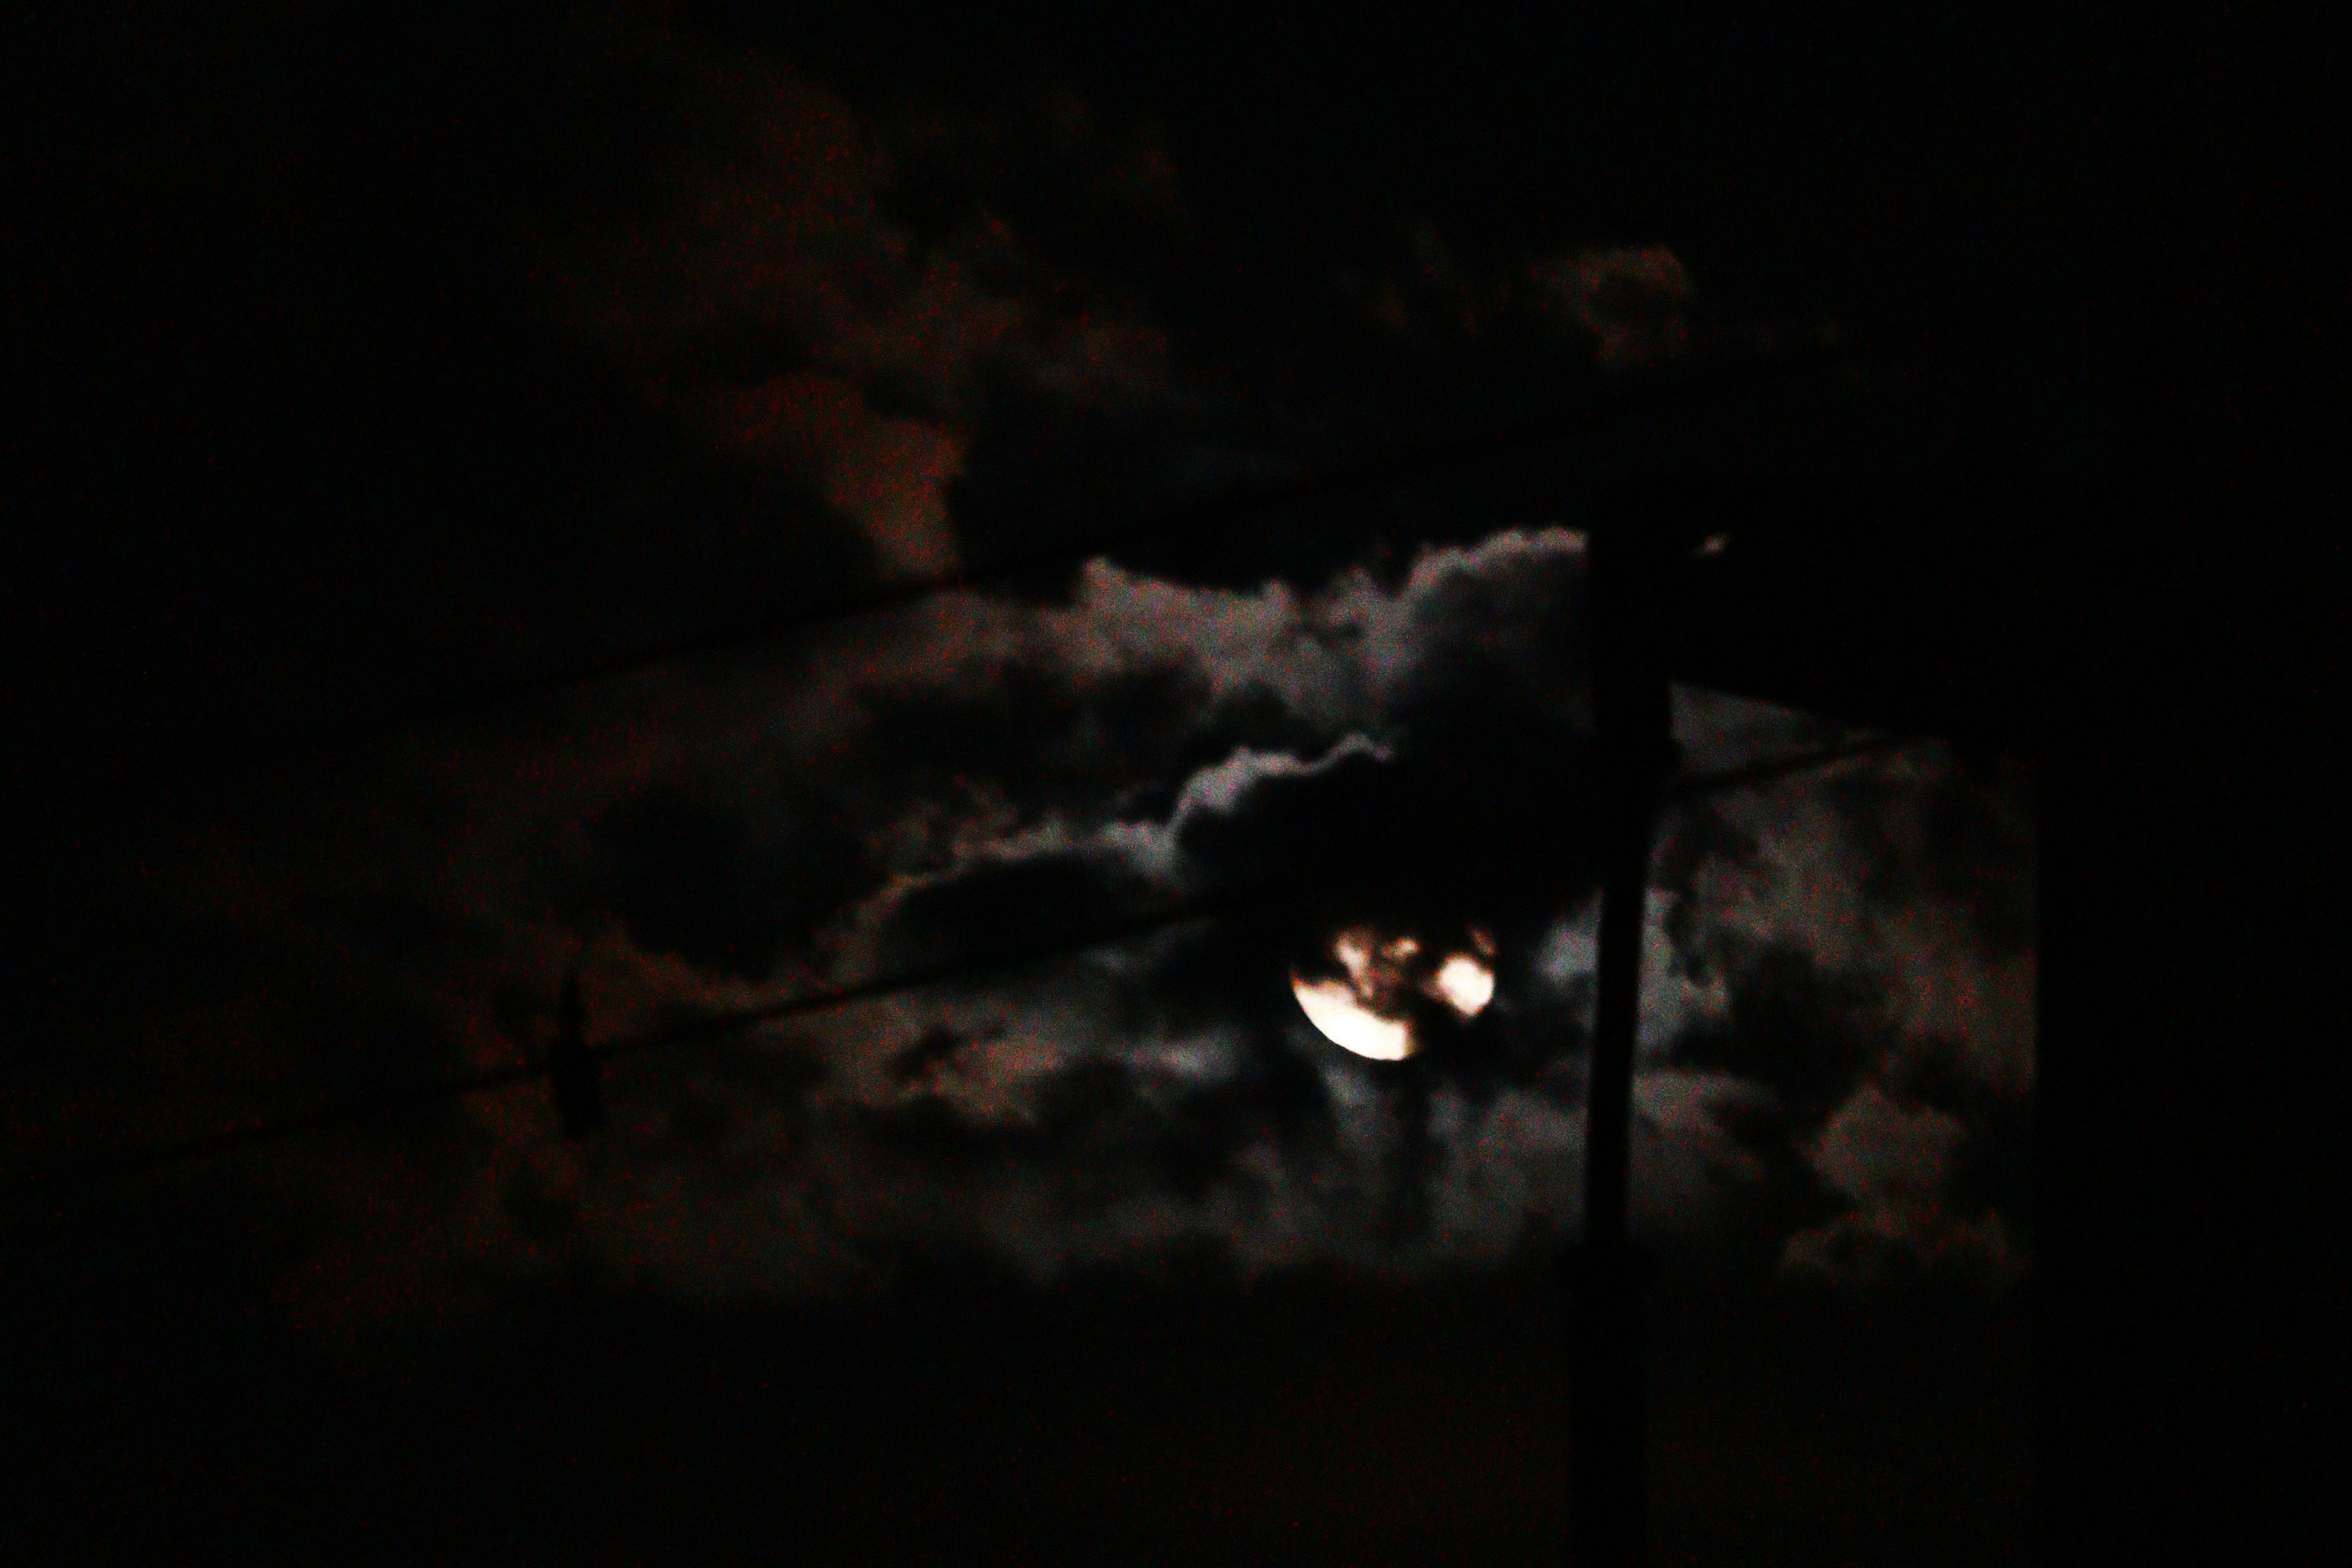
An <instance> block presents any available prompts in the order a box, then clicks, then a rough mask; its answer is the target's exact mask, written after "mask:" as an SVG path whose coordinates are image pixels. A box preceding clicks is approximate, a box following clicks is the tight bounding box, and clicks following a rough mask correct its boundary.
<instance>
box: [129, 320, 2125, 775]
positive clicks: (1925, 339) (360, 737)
mask: <svg viewBox="0 0 2352 1568" xmlns="http://www.w3.org/2000/svg"><path fill="white" fill-rule="evenodd" d="M2097 297H2098V296H2097V294H2096V292H2095V290H2094V289H2092V288H2091V287H2090V285H2089V283H2088V281H2087V280H2086V279H2062V280H2060V281H2059V282H2057V283H2054V284H2051V285H2047V286H2045V287H2043V288H2041V289H2035V290H2032V291H2031V292H2029V293H2025V294H2022V295H2020V296H2017V297H2014V298H2011V299H2010V300H2005V301H2000V302H1996V303H1991V304H1981V303H1972V304H1970V305H1967V306H1962V307H1958V308H1954V309H1949V310H1941V311H1936V312H1930V313H1927V314H1926V315H1922V316H1918V317H1915V318H1911V319H1907V320H1901V321H1891V322H1887V323H1885V324H1884V325H1882V326H1881V327H1880V328H1879V329H1878V330H1877V331H1874V332H1869V333H1866V334H1864V335H1862V336H1861V337H1859V338H1858V339H1851V340H1850V339H1847V338H1844V337H1822V338H1816V340H1815V341H1813V342H1810V343H1808V344H1807V345H1806V346H1805V347H1803V348H1801V349H1800V350H1797V351H1793V352H1784V353H1768V354H1759V355H1755V356H1753V357H1750V358H1747V359H1743V360H1739V361H1737V362H1735V363H1730V364H1729V365H1716V366H1710V367H1708V368H1707V369H1706V370H1705V371H1703V372H1697V371H1695V372H1691V373H1687V374H1682V375H1679V376H1672V377H1666V378H1661V379H1659V380H1655V381H1652V382H1645V383H1639V384H1631V385H1613V386H1608V387H1604V388H1602V389H1601V390H1599V391H1597V392H1594V393H1592V394H1591V395H1588V397H1587V398H1586V399H1585V400H1584V401H1583V402H1582V403H1581V404H1580V405H1579V406H1577V407H1575V408H1573V409H1570V410H1569V411H1566V412H1564V413H1559V414H1554V415H1550V416H1545V417H1543V418H1540V419H1537V420H1531V421H1528V422H1527V423H1524V424H1522V425H1519V426H1513V427H1510V428H1507V429H1503V430H1497V431H1494V432H1490V433H1488V434H1486V435H1485V436H1481V437H1472V438H1468V439H1462V440H1454V441H1449V442H1445V443H1442V444H1438V445H1435V446H1423V447H1417V448H1414V449H1411V450H1408V451H1406V452H1403V453H1402V454H1399V455H1397V456H1394V457H1391V458H1381V459H1378V460H1375V461H1372V462H1370V463H1366V464H1362V465H1360V466H1357V467H1354V468H1347V469H1344V470H1340V471H1338V472H1333V473H1328V474H1324V475H1319V476H1310V477H1308V478H1307V479H1297V480H1291V481H1287V482H1284V483H1278V484H1272V485H1265V486H1260V487H1256V488H1252V489H1239V490H1235V491H1232V492H1229V493H1227V494H1225V495H1223V496H1218V497H1214V498H1212V499H1210V500H1203V501H1197V502H1192V503H1188V504H1186V505H1183V506H1181V507H1178V508H1175V509H1173V510H1169V511H1165V512H1162V513H1161V514H1160V516H1158V517H1157V518H1151V519H1145V520H1142V521H1135V520H1127V521H1122V522H1120V523H1118V524H1117V525H1115V526H1114V525H1106V526H1104V527H1100V528H1097V529H1089V530H1086V531H1082V532H1080V533H1078V534H1076V535H1075V536H1072V537H1067V538H1063V539H1059V540H1055V541H1053V542H1049V543H1045V544H1041V545H1038V546H1035V547H1033V548H1030V549H1026V550H1021V551H1014V552H1005V553H1003V554H1000V555H997V556H994V557H992V558H989V559H985V560H982V561H980V562H976V563H971V564H968V565H965V566H961V567H959V568H957V569H955V570H953V571H950V572H945V573H939V574H930V575H927V576H922V577H912V578H905V579H899V580H897V581H893V582H887V583H881V584H869V585H866V586H865V587H862V588H860V589H857V590H855V591H852V592H850V593H847V594H842V595H834V596H832V597H829V598H828V599H826V600H825V601H824V602H823V603H821V604H818V605H813V606H812V605H801V606H799V607H797V608H794V609H791V610H786V611H781V612H779V613H777V614H774V615H769V616H757V617H754V618H752V619H751V620H748V621H743V622H739V623H737V624H735V625H732V626H726V627H723V628H720V629H719V630H716V631H705V632H699V633H697V634H695V635H693V636H690V637H679V638H675V639H671V640H669V641H666V642H662V643H657V644H655V645H653V646H651V647H644V648H639V649H635V650H633V651H631V652H629V653H626V654H620V655H614V656H609V657H604V658H593V659H587V660H583V661H580V662H578V663H575V664H572V665H569V666H566V667H563V668H559V669H555V670H552V671H549V672H546V673H543V674H541V675H538V676H533V677H530V678H528V679H521V680H515V681H508V682H501V683H499V684H497V685H495V686H489V687H485V688H480V689H474V690H471V691H464V692H457V693H444V694H441V695H439V696H436V697H434V698H431V699H427V700H422V701H419V702H415V703H411V704H404V705H400V706H398V707H396V708H393V709H386V710H378V711H376V712H373V713H371V714H368V715H366V716H364V717H362V718H359V719H356V720H352V721H349V722H345V723H340V724H335V725H331V726H329V727H327V728H324V729H321V730H318V731H312V732H310V733H308V734H305V735H300V736H297V737H292V738H288V739H283V740H278V741H275V742H268V743H266V744H263V745H261V746H258V747H225V748H222V749H220V750H218V751H215V752H210V753H208V754H207V753H204V752H198V753H195V754H194V755H190V754H186V753H183V754H179V755H175V756H174V757H173V759H172V760H171V761H170V762H169V763H156V764H153V765H151V766H134V767H132V768H131V769H128V770H127V771H126V772H125V773H121V774H118V775H116V777H115V779H114V781H113V782H114V784H116V785H117V786H118V787H123V788H129V789H133V790H135V789H137V788H139V787H141V786H142V785H153V784H161V783H163V782H164V781H165V780H169V781H171V782H172V783H173V784H184V783H185V782H186V780H187V777H188V774H189V773H190V771H191V769H192V768H194V767H198V766H201V765H203V764H204V763H206V762H210V763H214V764H215V765H228V764H230V763H235V764H236V765H253V764H255V763H263V762H268V761H271V760H277V759H282V758H289V757H293V756H299V755H306V754H313V753H317V752H328V751H333V750H337V749H340V748H344V747H349V746H352V745H356V744H359V743H361V742H365V741H368V740H372V739H375V738H378V737H381V736H383V735H386V734H393V733H398V732H401V731H408V730H414V729H421V728H427V727H430V726H432V725H434V724H436V723H443V722H447V721H453V720H457V719H463V718H467V717H472V716H476V715H479V714H482V713H485V712H488V711H492V710H497V709H499V708H502V707H506V706H509V705H511V704H514V703H518V702H525V701H530V700H538V699H545V698H548V697H552V696H555V695H558V694H560V693H562V692H564V691H569V690H573V689H579V688H583V687H586V686H591V685H595V684H598V683H601V682H604V681H608V680H614V679H621V678H623V677H625V676H628V675H633V674H639V673H643V672H646V671H649V670H654V669H658V668H665V667H667V666H670V665H675V664H678V663H683V662H685V661H687V660H689V659H693V658H705V657H709V656H710V655H714V654H719V653H724V652H728V651H732V650H735V649H739V648H744V647H755V646H758V645H761V644H763V643H770V642H774V641H778V640H781V639H782V638H784V637H789V636H791V635H793V634H794V633H796V632H802V631H806V630H813V629H814V628H816V627H818V626H824V625H826V624H829V623H833V622H837V621H845V620H851V619H855V618H856V617H859V616H868V615H877V614H881V613H884V612H886V611H888V610H891V609H896V608H901V607H904V606H906V605H911V604H914V603H917V602H919V601H921V600H924V599H928V598H932V597H936V596H938V595H944V594H949V593H953V592H957V591H960V590H964V589H970V588H974V587H979V586H982V585H984V584H989V583H992V582H1002V581H1005V580H1017V579H1019V578H1022V577H1024V576H1036V575H1040V574H1045V573H1046V572H1050V571H1066V570H1068V569H1069V568H1071V567H1074V566H1076V565H1077V564H1078V563H1082V562H1084V561H1086V560H1088V559H1091V558H1093V557H1095V556H1097V555H1100V554H1103V553H1105V552H1109V551H1113V550H1117V549H1118V548H1120V547H1122V546H1125V547H1137V546H1142V547H1146V548H1149V547H1150V545H1152V544H1155V543H1158V542H1164V541H1166V540H1169V539H1171V538H1173V537H1179V536H1190V535H1194V534H1197V533H1199V532H1200V531H1203V530H1223V529H1230V528H1234V527H1235V526H1237V525H1239V524H1241V523H1243V522H1244V521H1248V520H1250V519H1253V518H1256V517H1260V516H1263V515H1264V514H1265V513H1268V512H1278V511H1282V510H1290V509H1294V508H1301V507H1307V506H1312V505H1318V504H1324V503H1328V502H1330V501H1333V500H1345V499H1348V498H1349V497H1351V496H1356V495H1361V494H1365V493H1370V492H1377V491H1379V490H1381V489H1389V488H1391V487H1393V486H1398V485H1401V484H1403V483H1405V482H1408V481H1411V480H1414V479H1432V478H1438V477H1443V476H1444V475H1446V474H1448V473H1456V472H1466V471H1471V470H1475V469H1478V468H1484V467H1487V466H1489V465H1495V464H1498V463H1503V462H1507V461H1510V460H1513V459H1518V458H1528V457H1529V456H1531V455H1534V454H1536V453H1538V452H1540V451H1542V450H1543V449H1544V448H1547V447H1557V446H1559V445H1561V444H1563V443H1565V442H1567V441H1569V440H1571V439H1573V438H1574V437H1578V436H1580V435H1585V434H1589V433H1591V432H1592V431H1594V430H1597V429H1601V428H1605V427H1607V426H1610V425H1612V424H1615V423H1617V422H1620V421H1622V420H1625V419H1629V418H1632V417H1635V416H1639V415H1642V414H1643V413H1649V412H1654V411H1656V410H1659V409H1663V408H1665V407H1669V406H1673V405H1679V404H1687V403H1690V402H1692V401H1695V400H1701V399H1705V398H1709V397H1717V396H1728V395H1735V394H1737V393H1739V392H1743V391H1748V390H1753V389H1755V388H1758V387H1760V386H1766V385H1769V384H1774V383H1777V382H1780V381H1782V380H1785V379H1788V378H1790V377H1793V376H1796V375H1800V374H1804V373H1806V372H1809V371H1814V370H1819V369H1822V368H1824V367H1826V366H1829V365H1832V364H1836V363H1842V362H1846V361H1850V360H1853V359H1854V358H1857V357H1859V356H1861V355H1864V354H1875V355H1880V356H1885V355H1889V354H1894V353H1903V352H1906V351H1915V350H1917V349H1920V348H1923V347H1925V346H1927V345H1929V344H1932V343H1934V342H1937V341H1939V340H1942V339H1946V338H1948V337H1950V336H1953V335H1955V334H1973V335H1976V336H1986V335H1991V336H1998V335H2000V333H2001V332H2002V331H2018V330H2021V328H2022V325H2023V323H2024V322H2025V321H2026V320H2027V319H2028V318H2030V317H2032V315H2034V314H2036V313H2037V312H2046V311H2049V310H2057V309H2063V308H2067V307H2071V306H2078V305H2082V304H2085V303H2088V302H2091V301H2093V300H2095V299H2096V298H2097Z"/></svg>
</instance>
